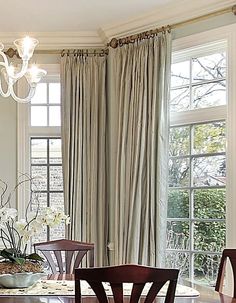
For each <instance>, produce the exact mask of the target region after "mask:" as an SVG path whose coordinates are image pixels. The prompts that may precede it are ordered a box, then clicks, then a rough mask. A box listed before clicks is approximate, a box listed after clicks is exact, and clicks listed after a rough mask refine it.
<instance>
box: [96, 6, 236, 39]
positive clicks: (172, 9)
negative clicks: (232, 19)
mask: <svg viewBox="0 0 236 303" xmlns="http://www.w3.org/2000/svg"><path fill="white" fill-rule="evenodd" d="M234 4H235V0H207V1H206V0H198V1H189V0H182V1H181V2H180V3H178V5H176V4H173V3H172V4H171V3H170V4H169V5H165V6H161V7H160V8H159V9H158V10H154V11H152V12H151V13H149V14H144V15H140V16H137V17H136V18H132V19H128V20H126V21H125V22H122V23H114V24H110V25H107V26H103V27H101V28H100V30H99V34H100V37H101V39H102V41H103V42H107V41H109V40H110V39H111V38H113V37H116V38H120V37H123V36H127V35H132V34H135V33H139V32H142V31H146V30H149V29H153V28H158V27H161V26H165V25H168V24H169V25H171V24H174V23H178V22H182V21H185V20H188V19H192V18H195V17H199V16H201V15H205V14H208V13H211V12H214V11H217V10H220V9H224V8H226V7H229V6H231V5H232V6H233V5H234Z"/></svg>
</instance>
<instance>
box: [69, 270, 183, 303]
mask: <svg viewBox="0 0 236 303" xmlns="http://www.w3.org/2000/svg"><path fill="white" fill-rule="evenodd" d="M178 274H179V270H178V269H162V268H154V267H147V266H141V265H133V264H127V265H120V266H111V267H100V268H98V267H97V268H76V269H75V303H81V287H80V280H86V281H87V282H88V283H89V285H90V286H91V288H92V289H93V291H94V292H95V294H96V296H97V298H98V301H99V302H100V303H108V298H107V294H106V292H105V289H104V286H103V284H102V282H109V283H110V286H111V289H112V293H113V298H114V302H115V303H123V284H122V283H133V287H132V292H131V296H130V300H129V302H130V303H136V302H138V301H139V299H140V297H141V293H142V290H143V288H144V286H145V284H146V283H147V282H152V286H151V287H150V289H149V291H148V293H147V295H146V298H145V300H144V302H145V303H151V302H153V301H154V300H155V298H156V295H157V294H158V292H159V291H160V289H161V288H162V286H163V285H164V284H165V283H166V282H167V281H170V283H169V285H168V291H167V294H166V298H165V303H173V302H174V297H175V289H176V283H177V279H178Z"/></svg>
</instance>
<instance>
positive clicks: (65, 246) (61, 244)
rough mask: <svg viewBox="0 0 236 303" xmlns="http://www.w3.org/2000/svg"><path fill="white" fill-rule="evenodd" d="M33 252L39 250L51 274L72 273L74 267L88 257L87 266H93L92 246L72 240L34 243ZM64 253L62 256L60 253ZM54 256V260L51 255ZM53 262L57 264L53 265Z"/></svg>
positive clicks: (91, 244)
mask: <svg viewBox="0 0 236 303" xmlns="http://www.w3.org/2000/svg"><path fill="white" fill-rule="evenodd" d="M34 248H35V250H39V251H41V252H42V254H43V255H44V256H45V258H46V259H47V262H48V264H49V266H50V268H51V270H52V273H53V274H56V273H58V272H59V273H61V274H62V273H66V274H71V273H73V272H74V269H75V267H79V266H80V265H81V264H82V260H84V258H85V257H88V258H87V260H88V261H89V262H86V265H87V263H89V264H88V265H89V266H94V244H93V243H85V242H79V241H72V240H66V239H61V240H55V241H49V242H42V243H35V244H34ZM63 252H64V255H62V253H63ZM52 253H53V254H54V255H55V258H53V257H52V255H51V254H52ZM55 262H56V263H57V264H55Z"/></svg>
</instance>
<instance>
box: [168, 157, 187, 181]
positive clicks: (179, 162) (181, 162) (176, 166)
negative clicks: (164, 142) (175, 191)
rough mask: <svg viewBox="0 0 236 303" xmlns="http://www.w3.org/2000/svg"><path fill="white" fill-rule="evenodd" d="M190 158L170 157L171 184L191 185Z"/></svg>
mask: <svg viewBox="0 0 236 303" xmlns="http://www.w3.org/2000/svg"><path fill="white" fill-rule="evenodd" d="M189 184H190V179H189V159H188V158H183V159H170V161H169V186H170V187H180V186H182V187H185V186H189Z"/></svg>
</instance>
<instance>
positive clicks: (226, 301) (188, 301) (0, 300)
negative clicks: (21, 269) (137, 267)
mask: <svg viewBox="0 0 236 303" xmlns="http://www.w3.org/2000/svg"><path fill="white" fill-rule="evenodd" d="M48 279H50V280H73V279H74V277H73V275H49V276H48ZM180 284H184V285H186V286H190V287H193V288H195V289H197V290H198V291H199V293H200V296H199V297H195V298H194V297H191V298H187V297H186V298H185V297H178V298H175V303H236V299H234V298H232V297H230V296H226V295H223V294H219V293H217V292H216V291H214V289H213V288H208V287H204V286H200V285H197V284H194V283H191V282H186V281H184V282H181V283H180ZM82 301H83V302H84V303H97V302H98V301H97V299H96V298H95V297H91V296H90V297H84V298H83V299H82ZM163 301H164V298H157V299H156V301H155V302H157V303H161V302H163ZM74 302H75V300H74V297H63V296H62V297H57V296H0V303H74ZM110 302H112V300H110ZM127 302H128V301H127Z"/></svg>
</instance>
